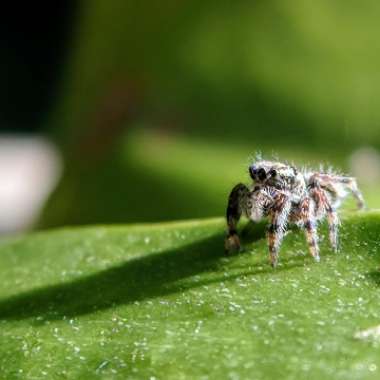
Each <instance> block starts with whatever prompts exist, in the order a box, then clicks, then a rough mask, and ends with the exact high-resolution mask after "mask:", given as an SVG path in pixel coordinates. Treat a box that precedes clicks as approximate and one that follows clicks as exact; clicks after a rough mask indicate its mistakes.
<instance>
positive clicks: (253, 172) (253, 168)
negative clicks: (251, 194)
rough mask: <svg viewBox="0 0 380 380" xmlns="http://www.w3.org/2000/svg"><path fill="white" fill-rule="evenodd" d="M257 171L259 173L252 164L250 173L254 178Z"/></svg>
mask: <svg viewBox="0 0 380 380" xmlns="http://www.w3.org/2000/svg"><path fill="white" fill-rule="evenodd" d="M256 173H257V170H256V167H255V166H253V165H252V166H250V167H249V174H250V176H251V178H252V179H255V176H256Z"/></svg>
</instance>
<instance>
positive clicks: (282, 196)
mask: <svg viewBox="0 0 380 380" xmlns="http://www.w3.org/2000/svg"><path fill="white" fill-rule="evenodd" d="M249 174H250V177H251V178H252V180H253V183H252V184H251V185H250V186H246V185H244V184H242V183H239V184H238V185H236V186H235V187H234V188H233V189H232V191H231V193H230V196H229V200H228V206H227V226H228V232H227V237H226V241H225V249H226V251H227V252H231V251H236V250H239V249H240V239H239V236H238V234H237V223H238V221H239V219H240V217H241V215H242V214H243V215H245V216H246V217H247V218H249V219H251V220H252V221H254V222H258V221H260V220H261V219H263V218H264V217H269V221H270V223H269V227H268V232H267V236H268V245H269V260H270V263H271V265H272V266H273V267H275V266H276V265H277V262H278V253H279V249H280V245H281V242H282V239H283V237H284V234H285V231H286V227H287V224H288V223H293V224H295V225H297V226H298V227H300V228H303V229H304V230H305V234H306V239H307V242H308V244H309V250H310V253H311V255H312V256H313V257H314V259H315V260H316V261H319V260H320V258H319V247H318V235H317V225H318V222H320V221H321V220H323V219H324V218H327V222H328V227H329V239H330V243H331V246H332V248H333V250H334V251H337V250H338V227H339V217H338V214H337V209H338V208H339V206H340V204H341V202H342V200H343V199H344V198H345V197H346V196H347V195H348V194H349V193H352V195H353V196H354V197H355V199H356V201H357V206H358V208H359V209H362V208H363V207H364V199H363V196H362V194H361V192H360V190H359V189H358V186H357V183H356V180H355V178H353V177H346V176H342V175H338V174H336V173H334V172H332V171H331V170H329V171H327V172H317V171H310V170H307V169H304V170H302V171H299V170H297V169H296V168H295V167H294V166H292V165H287V164H285V163H281V162H274V161H264V160H258V161H256V162H255V163H254V164H252V165H251V166H250V167H249Z"/></svg>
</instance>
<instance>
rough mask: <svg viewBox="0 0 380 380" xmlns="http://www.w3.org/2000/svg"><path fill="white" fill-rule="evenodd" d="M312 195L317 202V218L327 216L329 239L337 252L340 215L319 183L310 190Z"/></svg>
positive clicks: (315, 214) (315, 213) (315, 212)
mask: <svg viewBox="0 0 380 380" xmlns="http://www.w3.org/2000/svg"><path fill="white" fill-rule="evenodd" d="M309 194H310V197H311V198H312V199H313V201H314V204H315V209H314V216H315V218H316V219H317V220H319V219H322V218H323V217H324V216H325V215H326V216H327V223H328V226H329V239H330V244H331V246H332V248H333V250H334V251H335V252H337V251H338V228H339V217H338V213H337V212H336V209H335V207H333V206H332V205H331V202H330V200H329V197H328V196H327V194H326V190H324V189H323V188H321V187H320V186H319V185H318V184H315V185H313V186H312V187H311V188H310V190H309Z"/></svg>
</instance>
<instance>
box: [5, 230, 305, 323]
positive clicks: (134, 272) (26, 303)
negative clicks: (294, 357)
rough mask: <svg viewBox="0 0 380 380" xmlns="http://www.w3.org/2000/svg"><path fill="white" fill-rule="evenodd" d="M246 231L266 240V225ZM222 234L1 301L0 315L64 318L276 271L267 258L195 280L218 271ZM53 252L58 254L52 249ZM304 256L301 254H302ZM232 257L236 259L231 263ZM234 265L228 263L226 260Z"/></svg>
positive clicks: (19, 318)
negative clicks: (251, 265)
mask: <svg viewBox="0 0 380 380" xmlns="http://www.w3.org/2000/svg"><path fill="white" fill-rule="evenodd" d="M254 230H255V232H254V233H253V234H252V233H251V232H250V233H248V232H247V231H246V232H245V239H246V238H248V237H249V240H250V241H251V242H252V241H253V240H258V239H261V238H263V226H261V227H260V226H258V228H255V229H254ZM223 240H224V234H222V233H219V234H216V235H214V236H212V237H209V238H207V239H203V240H200V241H198V242H196V243H193V244H189V245H186V246H183V247H180V248H176V249H171V250H167V251H164V252H161V253H153V254H150V255H147V256H144V257H141V258H137V259H132V260H129V261H127V262H125V263H124V264H122V265H120V266H118V267H113V268H109V269H105V270H103V271H100V272H97V273H95V274H92V275H88V276H85V277H81V278H79V279H75V280H73V281H71V282H68V283H63V284H57V285H52V286H46V287H43V288H39V289H34V290H30V291H28V292H25V293H22V294H19V295H16V296H13V297H10V298H8V299H3V300H0V319H14V320H21V319H25V318H30V317H40V319H43V320H46V319H52V320H54V319H62V318H63V317H74V316H78V315H83V314H87V313H91V312H93V311H96V310H102V309H107V308H109V307H113V306H117V305H124V304H131V303H134V302H136V301H143V300H146V299H153V298H156V297H162V296H165V295H168V294H172V293H176V292H180V291H183V290H184V289H189V288H195V287H198V286H201V285H203V284H207V283H208V284H210V283H213V282H219V281H229V280H233V279H234V278H237V277H239V276H242V275H260V274H264V273H268V272H273V269H272V268H271V267H270V266H269V265H268V263H267V260H266V257H265V258H263V262H262V266H261V263H259V267H258V268H259V269H253V270H248V271H247V270H246V268H244V269H241V270H239V273H236V271H235V272H234V274H233V275H230V276H224V275H223V276H219V277H215V276H210V277H211V278H208V279H206V280H204V281H199V279H196V278H194V277H193V276H195V275H196V274H200V273H204V272H208V273H210V274H212V272H215V273H217V272H218V268H220V266H221V265H225V264H224V263H223V260H221V259H222V258H223V257H225V256H224V250H223ZM52 254H55V253H52ZM301 259H302V258H301ZM233 260H234V259H232V261H233ZM227 265H230V264H227ZM300 265H302V262H301V260H300V264H297V263H294V258H293V260H292V263H289V264H288V265H287V262H286V260H283V261H282V266H281V267H279V268H277V269H276V271H281V270H287V269H291V268H293V267H294V266H300Z"/></svg>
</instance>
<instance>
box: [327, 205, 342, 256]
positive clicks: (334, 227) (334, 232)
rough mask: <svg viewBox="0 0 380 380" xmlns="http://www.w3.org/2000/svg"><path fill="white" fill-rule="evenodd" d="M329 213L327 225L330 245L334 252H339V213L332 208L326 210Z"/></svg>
mask: <svg viewBox="0 0 380 380" xmlns="http://www.w3.org/2000/svg"><path fill="white" fill-rule="evenodd" d="M326 213H327V223H328V225H329V238H330V244H331V247H332V249H333V250H334V252H338V248H339V245H338V244H339V243H338V228H339V217H338V213H337V212H336V210H335V209H334V208H332V207H331V206H330V207H329V208H328V209H327V210H326Z"/></svg>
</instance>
